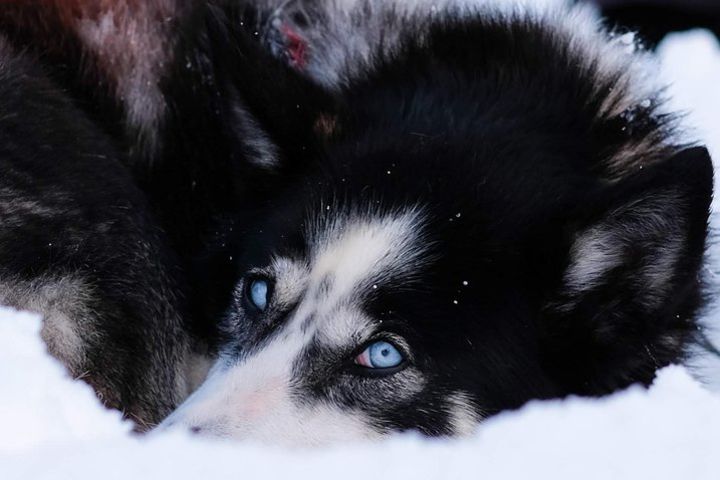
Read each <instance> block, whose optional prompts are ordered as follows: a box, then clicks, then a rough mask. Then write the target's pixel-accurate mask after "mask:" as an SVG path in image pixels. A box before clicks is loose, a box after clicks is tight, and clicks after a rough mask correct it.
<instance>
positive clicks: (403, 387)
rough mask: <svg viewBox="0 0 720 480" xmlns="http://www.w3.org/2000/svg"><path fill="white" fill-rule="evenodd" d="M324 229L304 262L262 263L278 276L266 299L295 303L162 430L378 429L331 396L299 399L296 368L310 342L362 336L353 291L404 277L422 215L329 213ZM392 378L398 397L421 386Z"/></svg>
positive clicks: (328, 343)
mask: <svg viewBox="0 0 720 480" xmlns="http://www.w3.org/2000/svg"><path fill="white" fill-rule="evenodd" d="M324 225H325V227H327V228H320V227H319V225H316V227H318V228H316V229H314V230H313V231H312V233H311V234H310V237H309V238H312V239H313V246H312V249H311V255H310V258H309V259H308V261H307V263H305V262H299V261H294V260H291V259H281V258H276V259H274V260H273V261H272V263H271V266H270V267H269V268H268V269H267V272H266V273H267V274H268V275H272V276H274V278H275V282H276V291H275V294H274V297H275V298H273V300H271V303H272V302H275V301H279V302H283V303H284V304H286V305H291V304H294V303H297V306H296V308H295V310H294V311H293V313H292V316H291V318H289V319H287V321H286V322H285V323H284V325H283V326H282V327H280V328H281V329H280V331H278V332H276V334H275V335H274V336H273V337H271V338H270V339H269V340H268V342H267V343H265V344H263V345H262V346H261V347H260V348H259V349H257V350H252V351H250V352H248V353H247V356H246V357H243V358H241V359H232V358H227V357H226V358H223V357H221V358H220V359H219V360H218V362H217V363H216V365H215V366H214V367H213V369H212V370H211V372H210V374H209V376H208V379H207V380H206V381H205V383H204V384H203V385H202V386H201V387H200V389H199V390H198V391H197V392H195V393H194V394H193V395H191V396H190V398H189V399H188V400H187V401H186V402H185V403H184V404H183V405H182V406H181V407H180V408H179V409H178V410H177V411H176V412H175V413H173V414H172V415H171V416H170V417H169V418H168V419H167V420H166V421H165V422H163V426H170V425H174V424H180V425H184V426H185V427H188V428H192V427H197V428H199V429H200V433H207V434H213V435H220V436H228V437H233V438H239V439H253V440H260V441H267V442H273V443H284V444H297V445H313V444H321V443H326V442H331V441H333V442H335V441H342V440H350V439H358V438H372V437H376V436H378V435H379V433H378V431H377V430H376V429H375V428H374V427H372V426H371V422H370V421H369V419H365V418H364V417H363V415H362V414H361V413H360V412H359V411H348V410H347V407H344V406H342V405H336V404H333V403H332V402H331V400H328V399H326V400H312V399H309V398H302V399H298V398H296V395H297V392H298V390H297V385H298V381H299V380H302V378H303V377H302V375H303V373H305V372H295V371H294V370H293V368H295V366H297V365H302V364H303V362H300V361H299V360H300V359H301V356H302V354H303V353H304V352H305V351H306V349H307V347H308V346H309V345H310V344H311V342H315V343H317V344H319V345H321V346H323V347H324V348H329V349H343V350H342V351H346V350H348V349H352V348H355V347H358V346H359V345H360V344H361V343H362V342H364V341H365V340H366V339H367V338H368V337H369V335H370V334H371V331H372V327H373V321H372V319H370V318H368V317H367V315H366V314H365V313H364V312H362V310H361V309H360V308H359V306H358V305H356V303H357V299H358V295H360V294H361V293H362V290H370V289H371V286H372V285H373V284H377V283H381V282H382V280H383V279H384V278H389V277H388V276H389V275H393V276H397V275H399V276H400V277H402V276H403V275H404V276H408V275H411V273H412V272H411V268H412V266H413V265H414V262H417V261H418V260H419V257H420V255H421V254H422V252H424V251H425V246H420V245H418V244H417V242H418V240H420V239H421V233H420V214H419V212H418V211H416V210H410V211H408V212H406V213H403V214H396V215H389V216H382V217H378V216H375V217H373V216H369V215H364V216H354V215H345V216H343V215H335V216H333V218H332V220H331V223H330V224H327V223H325V224H324ZM269 308H270V309H272V308H273V307H272V306H270V307H269ZM297 376H299V378H296V377H297ZM394 380H395V379H394ZM396 383H397V385H396V386H397V389H396V390H397V392H394V393H393V395H394V397H395V398H400V399H402V398H409V396H411V395H413V394H415V393H416V392H418V391H419V390H421V389H422V388H423V385H424V380H423V378H422V377H421V375H420V374H419V372H416V371H412V370H411V369H408V371H403V372H401V373H400V374H398V377H397V382H396Z"/></svg>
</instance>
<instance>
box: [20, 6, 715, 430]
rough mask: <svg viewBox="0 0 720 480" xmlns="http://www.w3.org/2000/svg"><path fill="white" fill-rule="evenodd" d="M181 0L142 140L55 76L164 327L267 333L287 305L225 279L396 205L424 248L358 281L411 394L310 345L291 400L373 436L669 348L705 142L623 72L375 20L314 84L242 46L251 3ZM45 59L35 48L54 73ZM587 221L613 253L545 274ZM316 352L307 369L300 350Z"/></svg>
mask: <svg viewBox="0 0 720 480" xmlns="http://www.w3.org/2000/svg"><path fill="white" fill-rule="evenodd" d="M183 8H185V7H183ZM180 10H182V9H180ZM180 10H178V11H179V12H180V13H178V15H177V17H175V19H174V23H173V28H172V32H171V33H170V34H169V35H170V36H171V37H172V38H173V41H172V42H171V44H172V46H173V50H172V55H170V56H169V57H168V66H167V69H166V70H164V71H163V73H162V74H161V75H159V76H158V78H157V79H156V80H157V85H158V87H159V89H160V91H161V93H162V98H163V100H164V103H165V106H166V108H165V109H164V110H163V111H162V112H163V113H162V121H160V122H159V123H158V127H157V130H155V131H154V134H155V135H156V136H157V140H158V141H157V143H156V144H155V147H154V148H143V147H142V145H141V143H142V142H140V141H139V140H137V139H135V138H134V137H133V136H132V134H131V133H132V128H134V127H132V125H131V127H127V126H121V127H118V125H117V124H116V123H117V122H125V121H127V119H125V117H124V116H123V115H124V113H123V108H124V106H123V105H124V104H123V99H120V98H115V97H113V95H112V94H110V95H109V96H108V95H107V94H105V96H104V97H103V95H102V90H101V89H100V90H92V91H91V92H90V96H88V95H87V94H86V93H83V92H82V89H79V88H77V86H78V85H80V84H81V82H82V81H87V80H83V79H84V78H86V77H84V76H83V74H78V75H70V76H69V78H68V77H67V76H66V77H63V78H61V80H59V81H61V82H67V84H69V85H71V86H74V88H75V89H74V90H73V89H72V88H71V91H74V92H76V93H75V95H76V98H77V101H78V102H80V104H81V105H82V106H84V108H86V109H87V110H88V111H90V112H91V114H92V111H93V107H92V106H88V102H89V101H90V99H92V98H93V97H92V95H100V96H101V97H102V98H104V99H105V100H104V101H106V102H108V104H109V105H112V106H113V107H112V108H110V107H102V108H101V109H100V112H99V117H100V118H99V119H97V117H94V118H96V121H97V123H98V124H99V125H101V126H102V128H103V129H105V130H106V131H107V132H109V133H110V134H111V135H112V136H113V138H114V140H115V142H116V143H117V144H118V145H119V146H120V147H119V148H120V149H121V150H122V151H123V152H124V153H126V154H127V155H128V158H129V159H128V160H127V165H128V166H129V167H130V169H131V170H132V172H133V174H134V178H135V181H136V182H138V184H139V185H140V186H141V188H142V190H143V192H144V194H145V195H147V197H148V198H149V204H150V205H151V208H152V210H153V213H154V214H155V215H156V216H157V218H158V225H159V226H160V227H161V228H162V229H163V230H164V231H165V232H166V234H167V235H168V237H169V243H170V245H171V247H172V249H173V250H175V251H176V252H177V254H178V258H179V265H180V268H179V269H178V271H177V273H178V275H177V276H178V277H179V278H180V279H183V278H184V277H187V278H188V283H189V284H190V290H189V295H190V299H191V305H190V307H189V314H188V317H187V319H186V320H185V325H188V327H187V328H188V329H189V330H190V331H191V332H192V334H193V337H194V341H195V342H196V343H203V344H206V345H207V346H208V350H207V351H208V352H209V353H216V352H217V350H218V349H220V351H222V352H223V355H225V356H228V355H229V356H233V358H235V359H237V358H243V356H247V355H250V353H249V352H253V351H256V350H257V349H260V348H261V347H262V346H263V345H264V342H266V341H268V339H271V338H273V335H276V333H277V332H278V331H280V330H281V329H282V327H283V325H284V322H285V321H286V320H287V319H288V318H290V316H291V315H292V313H293V307H294V304H293V305H288V306H286V310H284V311H282V312H276V316H275V317H273V318H272V319H268V321H267V322H265V323H263V324H258V323H257V322H255V319H254V318H251V317H250V316H248V315H246V314H245V313H244V312H243V310H242V309H241V308H239V307H238V303H237V298H236V296H235V293H236V286H237V285H241V284H242V278H243V277H244V276H245V275H246V273H247V272H249V271H252V269H253V268H257V267H264V266H266V265H267V263H268V261H269V259H270V257H271V256H273V255H276V254H283V253H288V252H289V253H292V255H293V256H295V257H299V258H307V257H308V255H309V253H310V250H311V244H310V243H311V242H310V239H309V238H308V234H307V226H308V225H312V224H316V223H317V224H319V225H323V224H324V223H323V222H327V220H328V219H333V218H339V217H336V215H340V214H345V215H347V216H350V217H352V216H353V215H356V214H357V212H367V211H373V212H374V213H375V214H382V213H391V212H398V211H403V210H407V209H408V208H411V207H413V206H418V207H419V208H420V209H421V210H422V212H423V213H422V218H423V221H422V222H421V225H419V226H418V228H420V229H422V232H423V234H422V237H423V239H424V241H425V242H426V243H427V245H428V249H429V251H430V254H429V255H428V256H426V257H424V259H423V261H422V262H418V263H417V264H416V265H414V266H413V268H414V276H413V281H411V282H402V283H400V282H398V281H397V280H394V282H395V284H394V283H393V281H392V280H391V281H390V283H389V284H388V285H384V286H381V288H379V289H378V291H377V292H375V293H372V294H368V295H364V294H363V293H362V292H358V297H361V298H362V305H363V309H364V311H365V312H366V313H367V314H368V315H370V316H371V317H372V318H373V319H374V320H377V321H378V322H379V323H383V324H384V325H385V327H384V328H391V329H392V332H391V333H393V334H397V335H402V337H403V338H404V339H405V340H406V341H407V343H408V344H409V345H410V348H411V349H412V352H413V355H412V366H411V367H412V368H414V369H415V370H416V371H417V372H419V373H420V374H421V375H422V377H423V378H424V379H425V380H426V381H425V382H424V384H423V385H424V386H423V388H422V389H421V390H419V391H418V392H415V393H413V394H412V395H410V396H405V395H402V394H403V392H402V391H395V390H393V388H399V387H394V386H393V383H392V380H391V379H390V380H388V379H385V380H383V381H379V382H375V383H372V382H369V381H368V380H367V379H364V380H362V381H359V380H353V378H354V377H347V376H344V373H343V374H342V375H341V373H339V372H344V370H343V369H342V368H341V366H340V363H342V365H345V362H346V360H347V359H346V358H339V357H338V358H335V357H333V356H332V354H331V353H328V354H327V355H325V356H323V355H322V352H323V350H322V349H321V348H320V346H315V347H317V350H315V353H317V352H320V353H321V355H309V354H308V355H305V357H303V361H301V362H299V363H298V369H299V371H301V372H303V373H302V381H300V382H298V383H297V385H296V387H297V388H298V389H299V390H298V391H299V392H300V393H299V394H298V397H299V398H302V399H303V401H307V402H312V401H320V402H321V403H323V404H325V403H331V404H337V406H339V407H341V408H343V409H347V408H352V409H353V411H361V412H363V413H364V414H365V415H366V416H367V417H368V418H370V422H371V423H372V426H373V428H375V429H377V430H380V431H388V430H395V429H401V430H404V429H418V430H421V431H423V432H425V433H428V434H441V433H452V432H453V429H452V426H451V421H450V414H449V406H448V405H449V404H448V401H449V400H448V398H449V395H451V394H452V393H454V392H463V393H464V394H465V395H466V397H467V398H466V400H467V401H468V403H469V405H470V406H471V407H472V408H473V409H475V412H474V413H475V414H476V415H477V416H485V415H487V414H493V413H496V412H498V411H501V410H504V409H508V408H515V407H518V406H520V405H522V404H523V403H524V402H526V401H528V400H529V399H533V398H550V397H558V396H564V395H567V394H572V393H576V394H585V395H600V394H605V393H609V392H612V391H614V390H616V389H618V388H622V387H624V386H627V385H629V384H630V383H633V382H640V383H644V384H647V383H648V382H650V381H651V380H652V378H653V375H654V372H655V370H656V369H657V368H658V367H661V366H664V365H667V364H668V363H672V362H676V361H681V360H682V359H683V355H684V352H685V349H686V347H687V345H688V343H689V342H691V341H692V339H693V334H694V331H695V320H694V317H695V314H696V311H697V309H698V307H699V305H700V291H701V282H700V280H699V278H698V272H699V268H700V263H701V260H702V256H703V252H704V241H705V235H706V224H707V218H708V208H709V202H710V198H711V193H712V192H711V189H712V167H711V162H710V159H709V156H708V154H707V151H706V150H704V149H703V148H686V147H688V146H687V145H684V144H683V142H681V141H677V140H675V138H676V137H675V135H676V134H675V132H674V129H673V122H674V120H673V119H672V118H671V117H669V116H667V115H663V114H662V113H660V110H659V105H660V101H661V97H660V94H659V92H653V96H652V98H651V99H650V100H651V102H650V105H649V106H640V105H635V104H628V105H626V103H628V99H631V98H633V89H634V88H636V87H637V85H636V84H635V83H633V82H629V81H628V80H627V76H626V75H628V73H627V72H626V71H624V70H623V69H620V68H616V69H608V68H607V66H606V64H605V63H604V62H603V61H602V58H601V57H598V58H596V57H595V56H594V55H596V52H594V51H593V50H592V46H587V47H583V48H578V47H577V46H576V43H574V42H573V38H572V37H571V36H569V35H568V34H565V33H562V31H558V30H556V29H554V28H552V26H551V25H550V24H549V23H548V22H549V20H548V19H543V18H533V17H503V16H493V15H488V16H471V17H465V18H459V17H454V16H452V15H448V16H445V15H441V16H439V17H437V18H434V19H433V20H432V21H423V22H421V23H419V24H416V23H413V19H412V18H404V17H402V16H398V17H395V16H392V15H391V16H389V17H387V18H393V19H395V20H397V22H398V24H392V25H388V28H394V29H398V31H399V32H400V37H399V41H398V43H397V46H396V47H395V48H392V49H389V50H382V51H378V52H377V54H376V55H374V56H372V58H371V59H370V60H369V61H368V62H367V63H363V64H362V65H360V67H359V68H357V69H355V73H356V75H353V76H347V77H344V78H343V82H342V84H341V85H335V86H334V87H333V88H329V87H327V86H324V87H323V86H320V85H319V84H317V83H315V81H313V80H312V79H310V78H306V77H305V76H304V75H302V74H301V73H298V72H297V71H296V70H295V69H294V68H292V67H291V66H286V65H284V64H282V63H281V62H279V61H277V60H276V59H275V58H273V56H272V55H271V53H270V52H267V51H265V50H264V49H263V46H262V44H261V43H259V42H257V41H256V40H257V39H262V38H267V37H266V36H265V35H264V31H263V29H264V28H267V27H268V26H267V24H266V23H265V22H264V19H265V18H266V16H265V15H262V14H261V15H257V13H256V12H254V11H253V10H252V9H248V8H247V7H246V6H244V5H239V4H238V3H237V2H222V1H213V2H209V3H207V4H206V3H204V2H199V3H197V4H193V5H192V7H187V10H182V11H180ZM188 11H189V12H191V13H190V14H188V13H187V12H188ZM11 23H12V22H11ZM13 25H15V24H14V23H13ZM299 31H300V33H302V28H299ZM12 38H13V39H14V41H16V42H20V43H22V38H23V37H22V35H18V34H17V32H15V33H14V34H13V35H12ZM598 38H599V37H598ZM31 43H32V42H31ZM78 48H80V49H81V50H82V48H84V47H83V46H82V45H80V46H79V47H78ZM600 55H602V54H600ZM79 56H80V55H79ZM61 58H64V57H63V56H62V55H61ZM62 63H63V61H60V62H57V61H49V62H48V64H49V68H50V69H51V71H52V72H54V73H53V74H54V75H58V76H59V77H62V75H59V74H57V73H56V72H57V69H58V68H60V67H61V66H62ZM296 67H297V65H296ZM101 78H102V74H101ZM91 83H92V82H91ZM103 112H105V113H103ZM248 115H249V116H250V117H252V119H253V120H252V122H251V124H252V125H254V127H257V128H248V124H249V123H248V120H247V116H248ZM128 128H129V130H128ZM128 132H130V133H128ZM258 132H260V133H261V135H259V134H258ZM259 136H262V137H263V138H264V139H266V140H268V142H269V144H270V145H272V146H273V149H274V150H273V152H275V158H274V161H273V162H272V164H271V165H269V166H268V165H266V166H262V165H259V164H258V162H257V160H258V157H259V155H258V153H259V149H258V147H257V145H256V143H255V141H256V140H257V139H258V137H259ZM88 168H89V167H88ZM127 191H128V192H130V194H132V195H135V194H134V193H133V192H134V189H133V188H132V187H128V188H127ZM110 192H112V194H111V193H110ZM102 193H107V194H108V195H109V197H110V198H109V199H105V198H104V197H103V198H99V199H97V202H94V203H93V205H98V206H102V205H108V204H110V205H112V202H111V200H112V199H115V200H117V198H122V195H120V194H119V193H116V192H114V191H112V190H110V189H109V188H108V189H107V190H106V189H104V190H103V191H102ZM133 198H134V197H133ZM108 202H110V203H108ZM138 202H140V200H138ZM83 205H84V204H83ZM325 206H330V207H332V208H331V209H330V210H326V209H325V208H324V207H325ZM73 221H74V220H73ZM133 221H137V222H139V221H140V220H133ZM143 221H145V220H143ZM142 225H146V224H145V223H142ZM143 228H145V227H143ZM151 230H152V228H151ZM595 234H600V235H605V237H601V238H606V237H607V238H609V239H610V240H609V242H610V245H609V247H608V248H609V249H610V250H611V252H610V253H612V254H613V255H614V256H613V260H612V263H609V265H610V268H608V269H607V271H601V272H600V273H601V274H599V275H598V276H597V278H596V279H595V281H594V282H593V283H592V284H590V285H588V286H583V288H579V287H578V285H576V284H573V283H572V282H571V281H570V280H572V275H570V274H569V273H568V272H570V273H572V271H573V268H576V267H577V265H576V263H577V262H578V261H580V262H582V261H583V260H585V259H586V258H588V255H589V254H588V251H587V250H585V251H583V249H582V248H580V247H582V246H583V245H587V244H588V242H590V243H589V244H590V245H592V240H593V238H595V237H593V235H595ZM143 238H145V237H143ZM578 249H579V250H578ZM578 251H579V257H578V256H577V255H578V253H577V252H578ZM106 253H107V252H106V251H105V250H103V254H106ZM112 253H115V252H114V251H113V252H112ZM590 253H593V252H590ZM606 253H607V252H606ZM585 254H588V255H585ZM122 258H125V256H123V257H122ZM616 259H617V261H616ZM86 261H87V262H89V263H90V264H94V263H95V261H94V260H93V259H92V258H89V259H86ZM101 264H103V265H104V263H102V262H101ZM137 268H139V266H138V265H135V264H134V265H133V266H132V267H131V268H130V270H131V273H132V274H133V275H136V274H137V272H138V271H140V270H135V269H137ZM657 271H660V272H661V273H662V275H654V274H655V273H656V272H657ZM127 275H130V273H128V272H125V273H123V276H122V277H121V278H136V277H135V276H130V277H128V276H127ZM113 278H116V277H113ZM148 278H150V277H148ZM138 282H139V280H138ZM463 282H467V285H464V284H463ZM132 291H135V290H134V289H133V290H132ZM123 293H125V292H123ZM308 293H309V292H308ZM167 298H169V299H170V303H172V302H174V298H173V297H166V299H167ZM142 300H143V301H144V302H145V303H143V305H145V304H146V302H147V299H146V298H145V297H143V298H142ZM178 309H179V310H182V308H178ZM157 318H158V319H160V320H162V319H163V318H164V319H167V318H168V317H167V316H165V317H162V316H159V317H157ZM221 319H223V320H225V322H224V323H221V324H220V325H219V326H218V321H219V320H221ZM380 320H382V322H380ZM308 321H310V320H308ZM103 324H104V323H103ZM175 324H180V322H179V321H178V322H175ZM173 328H174V327H173ZM169 331H170V332H175V331H176V330H174V329H172V330H169ZM133 332H137V333H138V335H140V336H142V335H143V332H144V333H145V334H146V338H147V339H148V340H149V341H150V342H153V345H150V346H149V347H148V348H157V347H161V346H162V348H164V349H167V348H171V347H167V346H166V344H165V343H163V342H164V340H163V339H161V338H159V334H158V332H162V333H165V332H167V330H165V327H160V328H159V329H156V327H155V325H154V324H153V323H152V322H151V323H145V324H143V325H142V326H141V327H139V328H138V329H137V330H133ZM109 338H110V340H109V341H110V344H111V345H112V344H113V342H116V343H117V344H119V345H126V344H127V343H126V342H128V341H129V340H127V339H126V338H125V337H124V336H122V335H119V334H117V332H114V333H113V334H112V335H109ZM155 342H159V343H157V344H156V343H155ZM202 348H203V346H196V347H195V349H202ZM306 353H312V352H306ZM345 353H346V354H348V355H349V354H352V353H355V352H354V351H352V352H345ZM318 357H320V358H321V359H322V360H323V361H326V363H324V364H323V363H322V362H320V363H317V362H315V363H312V362H310V360H312V359H315V358H318ZM103 361H107V359H104V360H103ZM333 362H335V363H333ZM338 362H340V363H338ZM155 364H156V363H153V365H155ZM159 364H160V365H166V363H165V362H164V361H160V362H159ZM100 365H105V364H104V363H100ZM123 365H127V371H128V372H129V374H131V375H137V376H138V377H140V378H143V379H144V378H145V372H144V371H142V370H141V369H140V368H139V367H138V366H137V364H136V363H133V362H132V361H128V360H123ZM171 370H172V369H171ZM389 378H390V377H389ZM128 382H129V380H128ZM111 385H112V387H111V388H117V389H119V390H122V389H123V388H125V386H124V385H122V386H116V385H115V384H113V383H112V382H111ZM396 394H397V395H396ZM375 398H382V399H383V400H384V403H377V402H376V403H373V402H371V401H369V399H375ZM398 398H403V399H404V400H403V401H402V402H400V401H399V400H397V399H398ZM121 403H122V402H121ZM151 418H153V417H151Z"/></svg>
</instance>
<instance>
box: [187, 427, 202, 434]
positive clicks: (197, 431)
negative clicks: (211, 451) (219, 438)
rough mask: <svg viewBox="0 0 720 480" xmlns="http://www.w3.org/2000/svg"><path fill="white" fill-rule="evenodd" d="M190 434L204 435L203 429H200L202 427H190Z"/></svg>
mask: <svg viewBox="0 0 720 480" xmlns="http://www.w3.org/2000/svg"><path fill="white" fill-rule="evenodd" d="M190 432H192V433H202V428H200V427H190Z"/></svg>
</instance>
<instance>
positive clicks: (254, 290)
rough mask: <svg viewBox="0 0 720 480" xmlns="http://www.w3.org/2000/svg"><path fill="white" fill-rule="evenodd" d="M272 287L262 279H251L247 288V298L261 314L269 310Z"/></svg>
mask: <svg viewBox="0 0 720 480" xmlns="http://www.w3.org/2000/svg"><path fill="white" fill-rule="evenodd" d="M269 292H270V286H269V285H268V282H267V280H263V279H262V278H255V279H251V280H250V283H249V284H248V288H247V298H248V300H249V301H250V304H252V306H253V307H255V308H257V309H258V310H260V311H261V312H262V311H264V310H265V309H266V308H267V304H268V294H269Z"/></svg>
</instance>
